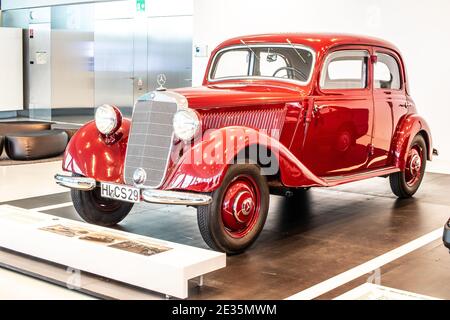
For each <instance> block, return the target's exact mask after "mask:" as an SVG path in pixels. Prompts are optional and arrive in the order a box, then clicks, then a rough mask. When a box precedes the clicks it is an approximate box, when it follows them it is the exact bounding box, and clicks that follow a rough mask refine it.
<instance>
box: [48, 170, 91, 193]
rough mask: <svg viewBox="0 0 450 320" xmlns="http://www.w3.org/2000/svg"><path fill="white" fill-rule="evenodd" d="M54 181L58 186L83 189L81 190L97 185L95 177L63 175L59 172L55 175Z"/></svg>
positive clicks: (87, 189)
mask: <svg viewBox="0 0 450 320" xmlns="http://www.w3.org/2000/svg"><path fill="white" fill-rule="evenodd" d="M55 182H56V183H57V184H59V185H60V186H63V187H66V188H71V189H77V190H83V191H89V190H93V189H95V187H96V186H97V182H96V181H95V179H92V178H86V177H72V176H64V175H61V174H56V175H55Z"/></svg>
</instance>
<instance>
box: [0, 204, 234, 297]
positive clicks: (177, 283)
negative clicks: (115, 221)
mask: <svg viewBox="0 0 450 320" xmlns="http://www.w3.org/2000/svg"><path fill="white" fill-rule="evenodd" d="M61 227H62V228H61ZM55 229H56V231H57V232H60V231H61V230H62V231H63V234H61V233H55ZM83 237H84V238H85V239H84V240H83V239H82V238H83ZM96 237H97V239H96V240H92V239H93V238H96ZM98 237H100V239H101V238H102V237H103V240H102V241H103V242H101V241H99V239H98ZM86 238H87V239H86ZM111 239H114V240H111ZM124 243H127V244H130V243H131V244H133V246H134V244H138V246H139V248H141V249H142V247H141V246H140V245H144V246H145V248H144V252H142V251H140V253H135V252H131V251H126V250H125V249H118V248H114V247H111V246H121V245H122V246H123V244H124ZM0 247H4V248H7V249H10V250H13V251H17V252H21V253H24V254H27V255H31V256H33V257H36V258H40V259H44V260H48V261H52V262H55V263H58V264H61V265H64V266H67V267H70V268H73V269H78V270H81V271H86V272H89V273H93V274H96V275H100V276H103V277H106V278H110V279H114V280H117V281H121V282H124V283H128V284H131V285H134V286H138V287H142V288H145V289H148V290H152V291H156V292H160V293H163V294H166V295H168V296H173V297H177V298H182V299H184V298H187V297H188V280H190V279H193V278H196V277H201V276H203V275H204V274H206V273H209V272H212V271H215V270H218V269H221V268H224V267H225V265H226V256H225V254H223V253H219V252H215V251H210V250H205V249H199V248H195V247H190V246H186V245H181V244H177V243H172V242H167V241H162V240H158V239H153V238H149V237H144V236H139V235H135V234H131V233H127V232H122V231H117V230H113V229H109V228H103V227H98V226H94V225H90V224H87V223H83V222H77V221H73V220H69V219H64V218H59V217H56V216H52V215H48V214H44V213H40V212H36V211H32V210H25V209H21V208H17V207H13V206H9V205H0ZM155 248H156V250H159V251H160V250H167V251H164V252H160V253H155V254H152V255H145V254H150V253H151V250H155ZM149 250H150V251H149ZM145 252H146V253H145ZM149 252H150V253H149Z"/></svg>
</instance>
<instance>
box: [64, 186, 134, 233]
mask: <svg viewBox="0 0 450 320" xmlns="http://www.w3.org/2000/svg"><path fill="white" fill-rule="evenodd" d="M71 196H72V202H73V206H74V207H75V210H76V211H77V212H78V214H79V215H80V217H81V218H82V219H83V220H84V221H86V222H89V223H92V224H96V225H99V226H104V227H111V226H115V225H116V224H118V223H119V222H120V221H122V220H123V219H124V218H125V217H126V216H127V215H128V213H130V211H131V209H132V208H133V204H132V203H128V202H122V201H117V200H112V199H106V198H103V197H101V196H100V188H95V189H94V190H91V191H80V190H74V189H72V190H71Z"/></svg>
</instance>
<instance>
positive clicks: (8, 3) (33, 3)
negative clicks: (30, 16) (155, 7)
mask: <svg viewBox="0 0 450 320" xmlns="http://www.w3.org/2000/svg"><path fill="white" fill-rule="evenodd" d="M103 1H117V0H95V1H89V0H2V10H10V9H22V8H33V7H48V6H55V5H64V4H65V5H69V4H80V3H86V2H103Z"/></svg>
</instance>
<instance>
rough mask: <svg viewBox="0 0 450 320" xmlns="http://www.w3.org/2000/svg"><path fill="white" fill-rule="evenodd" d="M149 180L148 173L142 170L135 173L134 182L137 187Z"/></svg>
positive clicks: (138, 169) (139, 169)
mask: <svg viewBox="0 0 450 320" xmlns="http://www.w3.org/2000/svg"><path fill="white" fill-rule="evenodd" d="M146 179H147V173H146V172H145V170H144V169H142V168H137V169H136V170H135V171H134V173H133V181H134V183H135V184H136V185H141V184H144V182H145V180H146Z"/></svg>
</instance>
